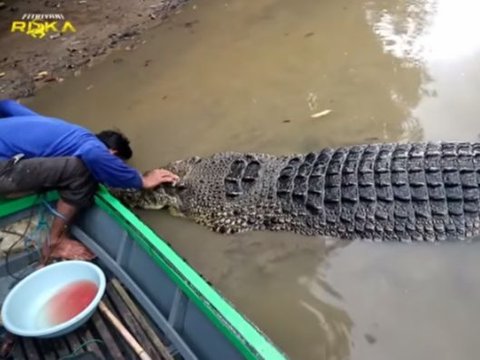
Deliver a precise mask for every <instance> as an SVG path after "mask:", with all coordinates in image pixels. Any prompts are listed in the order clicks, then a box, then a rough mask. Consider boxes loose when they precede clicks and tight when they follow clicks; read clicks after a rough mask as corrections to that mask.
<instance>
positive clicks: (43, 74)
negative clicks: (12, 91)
mask: <svg viewBox="0 0 480 360" xmlns="http://www.w3.org/2000/svg"><path fill="white" fill-rule="evenodd" d="M47 75H48V71H40V72H39V73H38V74H37V75H36V76H35V77H34V78H33V80H35V81H38V80H42V79H43V78H45V77H46V76H47Z"/></svg>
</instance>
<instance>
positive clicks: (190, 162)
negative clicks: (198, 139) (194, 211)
mask: <svg viewBox="0 0 480 360" xmlns="http://www.w3.org/2000/svg"><path fill="white" fill-rule="evenodd" d="M200 161H201V158H199V157H192V158H189V159H185V160H178V161H174V162H171V163H169V164H167V165H166V166H163V167H162V168H163V169H166V170H169V171H171V172H173V173H174V174H176V175H178V176H179V177H180V181H179V182H178V183H176V184H162V185H160V186H158V187H156V188H154V189H149V190H147V189H142V190H136V189H118V188H111V189H109V191H110V192H111V193H112V195H114V196H115V197H117V198H118V199H119V200H120V201H121V202H122V203H124V204H125V205H127V206H128V207H130V208H139V209H146V210H160V209H163V208H168V210H169V211H170V212H171V213H172V214H173V215H177V216H185V215H186V214H185V213H184V212H185V211H186V210H187V209H188V199H189V196H188V195H187V194H186V193H188V189H187V186H186V184H185V179H187V178H188V175H189V174H190V172H191V170H192V169H193V167H194V166H195V165H196V164H198V163H199V162H200ZM147 173H148V172H146V173H145V174H147Z"/></svg>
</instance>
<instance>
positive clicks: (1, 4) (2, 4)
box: [0, 1, 7, 9]
mask: <svg viewBox="0 0 480 360" xmlns="http://www.w3.org/2000/svg"><path fill="white" fill-rule="evenodd" d="M5 7H7V5H6V4H5V3H4V2H3V1H1V2H0V9H3V8H5Z"/></svg>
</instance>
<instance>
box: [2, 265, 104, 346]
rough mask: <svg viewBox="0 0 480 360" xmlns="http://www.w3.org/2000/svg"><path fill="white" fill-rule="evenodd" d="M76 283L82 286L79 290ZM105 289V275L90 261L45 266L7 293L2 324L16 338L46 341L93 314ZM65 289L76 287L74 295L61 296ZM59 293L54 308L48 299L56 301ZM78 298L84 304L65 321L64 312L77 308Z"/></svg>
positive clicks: (81, 322)
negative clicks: (42, 339)
mask: <svg viewBox="0 0 480 360" xmlns="http://www.w3.org/2000/svg"><path fill="white" fill-rule="evenodd" d="M80 282H82V283H83V284H84V285H85V284H86V285H85V286H83V287H79V285H78V284H79V283H80ZM87 285H88V286H87ZM94 285H95V286H94ZM105 286H106V280H105V274H104V273H103V271H102V270H101V269H100V268H99V267H98V266H96V265H94V264H92V263H90V262H87V261H78V260H71V261H63V262H58V263H55V264H52V265H48V266H46V267H44V268H42V269H40V270H37V271H35V272H33V273H32V274H30V275H28V276H27V277H26V278H25V279H23V280H21V281H20V282H19V283H18V284H17V285H16V286H15V287H14V288H13V289H12V290H11V291H10V292H9V293H8V295H7V297H6V298H5V301H4V303H3V307H2V320H3V324H4V326H5V328H6V329H7V330H8V331H9V332H11V333H13V334H16V335H19V336H26V337H40V338H50V337H56V336H61V335H64V334H67V333H69V332H71V331H73V330H75V329H77V328H78V327H80V326H81V325H83V324H84V323H85V322H86V321H87V320H88V319H89V318H90V316H92V315H93V313H94V312H95V310H96V309H97V306H98V304H99V302H100V300H101V299H102V297H103V294H104V292H105ZM67 288H70V289H73V288H76V294H77V296H74V297H72V296H70V297H65V291H63V292H62V290H65V289H67ZM85 289H86V290H85ZM87 290H89V291H87ZM87 292H88V293H89V295H86V294H87ZM60 293H63V296H64V298H63V300H62V301H55V303H56V304H57V305H58V304H59V303H62V304H63V306H55V305H53V303H52V298H53V297H56V299H57V300H58V296H59V294H60ZM70 294H72V293H71V292H70ZM66 299H68V301H67V300H66ZM79 299H83V300H82V301H83V304H84V305H83V306H85V304H87V303H88V305H86V307H85V308H84V309H83V310H82V311H80V312H79V313H77V314H76V315H74V316H73V317H70V318H69V319H67V318H68V316H69V315H65V313H66V312H69V311H70V312H72V311H73V309H77V310H78V309H79V308H81V307H79V306H80V305H79V304H78V300H79ZM90 299H91V301H90V302H89V300H90ZM72 301H73V302H72ZM73 313H75V311H74V312H73ZM59 314H62V315H59ZM70 315H72V313H70ZM52 319H54V320H52ZM59 319H60V320H59Z"/></svg>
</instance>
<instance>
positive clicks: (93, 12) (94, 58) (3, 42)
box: [0, 0, 188, 99]
mask: <svg viewBox="0 0 480 360" xmlns="http://www.w3.org/2000/svg"><path fill="white" fill-rule="evenodd" d="M186 2H188V0H163V1H159V0H135V1H132V0H114V1H113V0H112V1H102V2H97V1H92V0H76V1H66V0H55V1H52V0H45V1H42V2H38V3H35V2H34V1H32V0H17V1H13V0H10V1H5V2H2V1H0V99H6V98H13V99H19V98H24V97H29V96H32V95H34V94H35V93H36V91H38V90H39V89H41V88H42V87H43V86H44V85H46V84H48V83H51V82H62V81H63V80H64V79H66V78H68V77H70V76H79V75H80V74H81V72H82V69H84V68H86V67H91V66H93V65H95V64H97V63H98V62H101V61H102V60H103V59H104V58H105V57H106V56H107V55H108V54H109V53H111V52H112V51H115V50H118V49H124V50H134V49H135V48H136V47H138V46H141V45H142V44H144V41H142V40H141V39H140V35H141V34H142V33H143V32H144V31H145V30H148V29H151V28H153V27H156V26H159V25H161V24H163V23H165V22H167V21H168V19H169V17H170V16H171V15H174V14H175V13H178V12H180V11H181V8H182V6H183V5H184V4H185V3H186ZM35 15H40V16H43V17H44V18H43V19H39V18H38V17H37V19H36V20H35V24H33V23H32V20H33V19H32V18H33V17H34V16H35ZM49 17H50V18H49ZM55 17H56V18H55ZM59 17H60V19H58V18H59ZM55 21H56V23H55V24H54V25H52V23H53V22H55ZM14 22H16V23H15V25H13V29H14V30H15V31H13V32H12V24H14ZM38 24H40V25H38ZM48 24H50V25H48ZM29 30H30V34H28V32H29ZM35 30H36V31H35ZM45 30H46V31H45ZM62 30H63V31H62Z"/></svg>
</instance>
